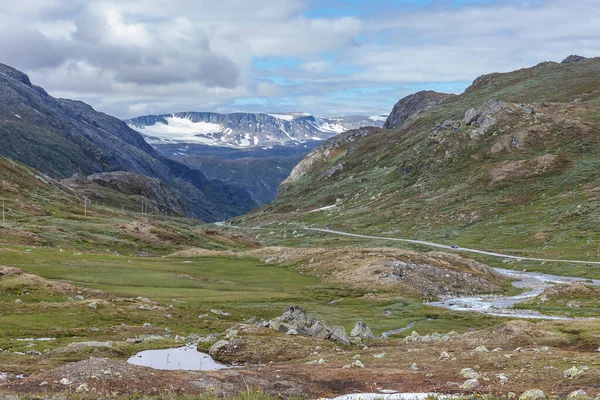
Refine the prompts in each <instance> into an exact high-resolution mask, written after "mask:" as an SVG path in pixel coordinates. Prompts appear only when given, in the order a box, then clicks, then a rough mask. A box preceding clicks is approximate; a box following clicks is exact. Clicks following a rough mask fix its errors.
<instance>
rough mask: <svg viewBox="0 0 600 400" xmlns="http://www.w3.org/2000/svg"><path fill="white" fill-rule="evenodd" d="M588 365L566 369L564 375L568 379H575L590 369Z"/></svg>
mask: <svg viewBox="0 0 600 400" xmlns="http://www.w3.org/2000/svg"><path fill="white" fill-rule="evenodd" d="M588 369H589V368H588V367H585V366H583V367H578V366H573V367H571V368H569V369H567V370H565V371H564V372H563V376H564V377H565V378H567V379H575V378H577V377H579V376H580V375H582V374H583V373H584V372H585V371H586V370H588Z"/></svg>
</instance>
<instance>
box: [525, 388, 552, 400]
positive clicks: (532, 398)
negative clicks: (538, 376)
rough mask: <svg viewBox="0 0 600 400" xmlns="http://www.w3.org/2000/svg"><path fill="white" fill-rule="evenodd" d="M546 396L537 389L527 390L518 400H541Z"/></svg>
mask: <svg viewBox="0 0 600 400" xmlns="http://www.w3.org/2000/svg"><path fill="white" fill-rule="evenodd" d="M545 398H546V395H545V394H544V392H542V391H541V390H539V389H532V390H528V391H526V392H525V393H523V394H522V395H521V397H519V400H542V399H545Z"/></svg>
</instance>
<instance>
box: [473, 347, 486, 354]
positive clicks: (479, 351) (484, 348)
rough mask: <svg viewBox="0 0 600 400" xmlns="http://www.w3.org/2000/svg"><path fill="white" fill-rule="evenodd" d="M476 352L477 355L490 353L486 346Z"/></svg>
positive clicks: (476, 349)
mask: <svg viewBox="0 0 600 400" xmlns="http://www.w3.org/2000/svg"><path fill="white" fill-rule="evenodd" d="M474 351H475V352H476V353H488V352H489V350H488V349H487V347H485V346H478V347H477V348H475V350H474Z"/></svg>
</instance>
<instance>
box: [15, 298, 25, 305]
mask: <svg viewBox="0 0 600 400" xmlns="http://www.w3.org/2000/svg"><path fill="white" fill-rule="evenodd" d="M15 303H16V304H23V300H21V299H16V300H15Z"/></svg>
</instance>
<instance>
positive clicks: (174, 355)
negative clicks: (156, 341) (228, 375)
mask: <svg viewBox="0 0 600 400" xmlns="http://www.w3.org/2000/svg"><path fill="white" fill-rule="evenodd" d="M127 362H128V363H130V364H134V365H139V366H142V367H150V368H154V369H161V370H186V371H214V370H218V369H224V368H228V367H227V366H226V365H223V364H219V363H218V362H216V361H215V360H213V359H212V357H211V356H209V355H208V354H204V353H200V352H199V351H198V350H196V346H195V345H192V346H186V347H179V348H175V349H162V350H144V351H141V352H139V353H137V354H136V355H134V356H131V357H129V360H127Z"/></svg>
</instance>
